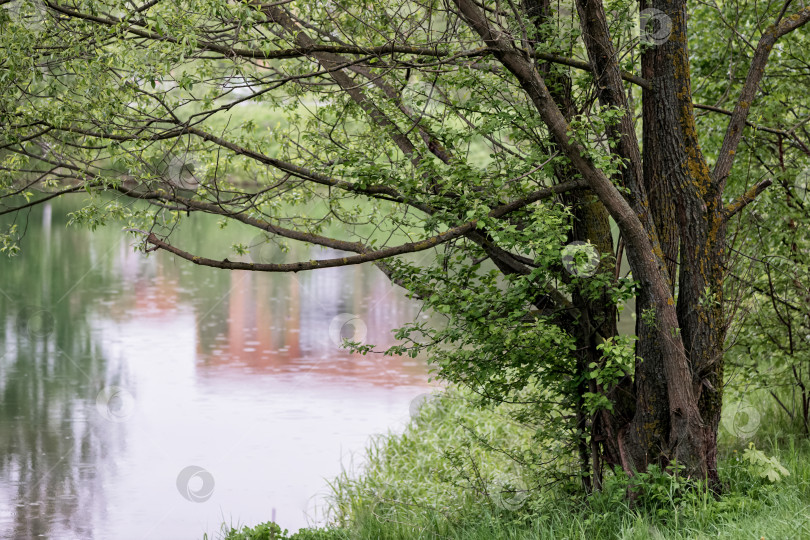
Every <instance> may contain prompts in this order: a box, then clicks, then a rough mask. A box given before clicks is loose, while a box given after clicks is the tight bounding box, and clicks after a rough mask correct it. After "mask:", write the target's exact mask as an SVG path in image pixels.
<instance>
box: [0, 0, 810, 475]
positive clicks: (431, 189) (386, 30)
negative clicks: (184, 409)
mask: <svg viewBox="0 0 810 540" xmlns="http://www.w3.org/2000/svg"><path fill="white" fill-rule="evenodd" d="M2 4H3V7H4V8H6V9H5V10H2V11H0V17H1V18H0V21H2V35H1V36H0V50H2V59H0V85H2V94H0V128H1V130H0V135H1V137H2V138H0V151H1V152H2V154H0V158H2V165H1V166H0V174H2V176H0V195H1V196H2V197H3V199H4V200H5V207H4V209H3V212H4V213H10V212H15V211H19V210H21V209H25V208H27V207H29V206H32V205H36V204H40V203H42V202H45V201H47V200H50V199H52V198H54V197H58V196H63V195H67V194H70V193H76V192H89V193H91V194H92V195H95V196H96V198H95V199H93V200H92V202H91V204H89V205H88V206H87V207H86V208H84V209H83V210H82V211H80V212H77V213H75V214H74V215H73V218H74V220H75V221H77V222H80V223H87V224H89V225H90V226H96V225H98V224H100V223H102V222H104V221H105V220H107V219H110V218H119V219H123V220H125V221H127V222H128V224H129V227H130V229H131V232H133V234H135V235H142V236H140V238H142V240H143V242H142V248H143V249H145V250H147V251H149V250H157V249H159V250H166V251H169V252H171V253H173V254H174V255H176V256H178V257H180V258H182V259H186V260H188V261H189V262H190V263H194V264H199V265H205V266H211V267H215V268H221V269H227V270H248V271H260V272H298V271H305V270H317V269H319V268H327V267H333V266H341V265H351V264H360V263H374V264H376V265H377V266H378V267H379V268H380V269H382V270H383V271H384V272H385V273H386V274H387V275H388V276H389V277H391V279H392V280H393V281H394V282H396V283H397V284H399V285H401V286H403V287H405V288H407V289H408V290H409V291H410V292H411V293H412V294H414V295H415V296H417V297H419V298H421V299H422V300H423V301H424V302H425V303H426V304H427V305H428V306H430V307H432V308H433V309H434V310H436V311H437V312H441V313H446V314H447V316H448V324H447V325H446V326H445V327H443V328H441V329H435V328H434V329H428V328H425V327H422V326H420V325H418V324H415V325H414V326H412V327H410V328H409V329H405V330H403V331H402V333H401V335H402V337H408V336H410V337H413V336H414V334H415V333H418V332H420V331H421V332H424V333H427V334H428V335H429V337H432V338H433V340H432V341H431V340H421V341H419V340H415V341H414V342H413V344H412V346H413V349H412V350H415V349H416V348H420V347H422V348H425V347H427V348H431V349H432V350H433V352H434V354H435V357H436V361H437V363H438V364H439V367H440V373H441V375H442V376H444V377H445V378H447V379H449V380H453V381H456V382H460V383H464V384H468V385H470V386H471V387H473V388H474V389H475V390H476V391H479V392H481V393H482V394H484V395H486V396H490V397H491V396H495V397H499V398H501V399H510V396H511V397H514V396H515V395H517V394H519V393H520V392H523V391H525V390H526V388H528V387H530V386H532V385H534V386H533V387H534V388H535V389H537V388H539V389H540V390H539V391H540V394H542V395H541V396H540V397H538V395H537V394H535V396H534V397H535V398H536V399H537V402H538V403H540V402H543V401H544V399H545V398H551V399H550V400H549V401H552V402H554V407H556V410H557V411H558V412H559V411H566V412H570V413H571V414H563V415H562V417H563V418H564V419H567V422H568V423H567V424H566V423H564V429H563V430H564V431H566V430H567V431H566V432H568V433H570V434H572V441H574V442H573V448H572V450H574V451H573V452H572V454H573V455H576V456H577V459H578V460H579V463H580V466H581V476H582V478H583V482H584V485H585V486H586V487H587V488H590V487H593V486H595V487H598V485H599V482H600V479H601V475H602V470H603V467H604V465H605V464H607V465H609V466H611V467H614V468H616V469H621V470H624V471H626V472H627V474H633V473H634V472H635V471H643V470H646V469H647V467H648V466H650V465H652V464H655V465H659V466H661V467H670V466H671V465H672V463H673V461H677V463H679V464H680V465H681V466H683V467H684V470H685V471H686V473H687V474H689V475H690V476H692V477H693V478H699V479H708V480H709V481H710V482H716V481H717V468H716V453H717V430H718V423H719V420H720V412H721V405H722V396H723V385H724V370H723V368H724V348H725V345H726V336H727V329H728V327H729V324H730V320H731V319H732V316H733V314H734V310H733V308H734V307H735V306H736V305H737V304H736V303H735V302H732V301H730V300H729V299H728V298H727V297H726V295H725V294H724V291H726V290H727V289H728V282H727V278H728V277H729V275H733V268H732V267H733V264H732V262H733V261H732V258H731V257H730V254H731V253H732V251H734V252H735V253H736V250H735V249H734V247H733V245H732V242H730V241H729V239H728V231H729V227H732V230H734V231H737V230H738V228H735V227H737V225H735V224H734V223H735V220H738V221H739V218H740V217H741V216H743V215H744V214H746V213H747V212H748V211H749V209H750V207H749V206H748V205H749V203H751V202H752V201H754V200H755V199H756V198H757V197H758V196H759V195H760V194H761V193H762V192H763V191H765V189H766V188H767V187H768V186H769V185H770V184H771V183H772V180H773V179H772V178H771V177H769V176H768V173H769V172H770V171H771V169H769V162H770V161H769V160H773V159H775V157H774V156H778V158H779V159H781V160H782V163H783V164H784V163H785V162H790V163H794V162H796V163H801V160H802V159H804V158H805V157H806V156H807V155H808V153H809V152H808V147H807V143H806V140H807V132H806V131H805V128H804V122H805V121H806V119H807V114H808V110H807V109H808V108H807V106H806V103H805V101H806V100H805V99H804V98H803V96H804V95H806V94H805V93H806V91H807V90H808V82H810V69H809V68H808V67H809V66H810V55H808V53H807V47H806V45H807V39H806V36H805V35H804V34H802V33H801V30H799V29H801V28H802V27H803V25H804V24H805V23H806V22H807V21H808V20H810V8H807V7H805V8H800V7H792V6H791V0H786V1H785V2H784V3H783V4H778V3H771V4H767V5H764V6H763V5H759V4H756V3H743V4H739V3H736V4H733V5H731V4H727V3H725V2H721V3H701V4H695V5H692V6H687V4H686V2H685V1H683V0H653V1H647V0H642V1H641V2H640V4H635V3H634V2H629V1H625V0H616V1H615V2H609V3H603V2H602V1H601V0H575V2H574V3H573V4H563V3H560V2H558V3H554V4H553V3H551V2H548V1H545V0H523V1H522V2H518V1H517V0H515V1H512V0H508V1H500V0H494V1H490V0H484V1H478V0H454V1H452V2H450V1H434V0H425V1H419V0H414V1H404V0H387V1H383V2H367V1H361V2H349V1H344V0H335V1H329V2H321V1H315V0H281V1H273V2H258V1H251V0H246V1H239V2H237V1H226V0H178V1H172V2H168V1H161V0H151V1H143V2H134V1H131V0H68V1H65V2H56V1H54V2H51V1H42V2H40V1H30V0H16V1H14V2H8V1H5V2H2ZM639 26H640V30H639ZM797 30H799V31H797ZM794 31H797V32H794ZM769 59H770V60H771V62H770V63H769ZM783 85H784V86H783ZM780 88H781V89H780ZM696 96H698V98H699V99H698V98H696ZM696 102H704V103H712V104H711V105H706V104H699V103H696ZM727 104H728V105H727ZM752 111H757V112H756V113H755V114H756V118H753V117H752ZM234 118H235V119H236V120H233V119H234ZM270 118H272V119H274V121H275V123H272V122H269V119H270ZM276 120H277V121H276ZM701 144H702V145H703V147H702V146H701ZM805 163H806V162H805ZM735 164H736V165H737V167H735ZM788 168H789V167H788ZM784 170H787V169H786V168H785V167H784V166H783V171H784ZM790 170H791V171H793V174H794V176H795V173H796V170H797V169H796V168H795V167H794V168H792V169H790ZM787 177H789V174H788V173H784V174H782V175H781V176H780V177H779V179H780V181H781V180H784V179H785V178H787ZM109 193H115V194H117V195H122V196H123V197H124V199H121V198H120V197H119V198H110V197H106V198H105V197H104V194H109ZM21 198H24V199H21ZM130 199H131V200H139V201H146V202H147V203H148V204H146V205H143V204H142V205H127V204H123V203H122V202H121V201H122V200H130ZM191 213H206V214H213V215H216V216H220V217H221V218H223V219H224V220H226V222H227V221H229V220H232V221H238V222H241V223H243V224H246V225H248V226H251V227H254V228H255V229H256V230H257V232H261V233H263V234H265V235H266V237H267V238H268V239H271V240H276V239H285V240H291V241H295V242H303V243H306V244H311V245H316V246H324V247H328V248H333V249H337V250H341V251H343V252H348V253H347V254H346V255H345V256H344V255H343V254H341V255H340V256H338V257H331V258H324V259H318V260H302V261H299V262H289V263H271V262H267V261H264V260H261V258H256V257H253V259H252V260H238V258H237V257H233V256H231V257H230V258H228V257H226V258H221V257H220V258H216V257H213V256H210V255H207V254H203V253H190V252H188V251H186V249H184V247H183V246H179V245H175V244H173V243H172V238H171V228H172V225H173V224H174V223H176V222H177V221H178V220H180V219H183V218H184V217H185V216H188V215H189V214H191ZM23 229H24V228H23V227H21V226H17V225H16V224H15V225H14V226H12V227H11V228H10V229H8V230H6V231H4V233H3V237H2V240H3V244H2V245H3V249H4V250H5V251H9V252H13V251H15V250H16V249H17V240H18V238H19V236H20V235H21V233H22V231H23ZM740 230H741V229H740ZM566 244H569V245H568V246H567V247H566ZM580 244H585V246H584V247H583V246H582V245H580ZM251 247H253V248H254V249H255V247H256V246H237V248H236V249H237V251H239V252H244V251H245V250H250V249H251ZM439 247H441V249H437V248H439ZM743 247H744V246H743ZM428 250H432V251H431V253H434V255H435V256H432V257H430V258H428V259H424V258H423V259H421V261H422V262H421V263H417V262H415V261H414V259H413V258H407V257H405V258H403V257H402V256H403V255H407V254H409V253H416V252H427V251H428ZM583 257H584V260H583ZM231 259H233V260H231ZM623 260H624V261H626V263H628V264H629V268H630V271H631V273H630V276H626V277H622V276H621V271H620V270H621V268H622V261H623ZM737 290H739V289H737ZM631 295H635V297H636V304H635V310H636V313H637V314H638V316H637V323H636V332H635V334H636V338H637V339H636V340H635V342H634V345H629V344H631V343H632V341H631V340H628V339H627V338H624V337H622V336H619V333H618V331H617V306H619V305H620V304H621V302H622V301H623V300H626V299H627V297H628V296H631ZM628 346H630V347H634V349H633V348H630V349H628ZM404 350H406V347H400V348H395V350H394V351H392V352H402V351H404ZM628 350H630V353H629V359H630V360H629V362H628V361H627V360H628V352H627V351H628ZM541 398H542V399H541Z"/></svg>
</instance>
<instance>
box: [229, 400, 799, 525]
mask: <svg viewBox="0 0 810 540" xmlns="http://www.w3.org/2000/svg"><path fill="white" fill-rule="evenodd" d="M752 402H754V403H757V410H756V411H755V418H749V420H748V427H749V428H751V427H754V428H755V429H749V430H748V431H746V433H745V434H746V437H744V438H741V437H739V436H735V435H734V434H733V433H729V432H728V431H726V430H723V431H722V433H721V456H720V461H719V465H720V474H721V478H722V480H723V482H724V483H725V490H724V493H723V495H722V496H721V497H717V498H715V497H713V496H712V495H710V494H707V493H706V492H705V491H703V490H700V489H695V488H694V486H692V485H691V484H689V483H686V482H684V481H683V480H682V479H680V478H677V477H672V476H669V475H664V474H660V473H657V472H655V471H652V472H650V473H649V474H647V475H644V476H643V477H642V478H636V479H635V481H634V482H635V484H634V487H633V489H634V491H635V492H636V493H637V496H636V497H635V498H634V500H633V501H632V502H631V501H629V500H628V498H627V497H626V494H627V492H628V480H627V479H626V478H625V477H624V476H623V475H618V476H613V475H610V474H608V475H607V476H606V479H605V487H604V489H603V490H602V491H601V492H599V493H596V494H594V495H592V496H590V497H588V498H586V499H583V498H582V497H581V496H578V495H577V494H576V489H575V486H574V485H573V481H566V480H565V477H566V476H567V473H568V472H569V471H567V467H568V464H567V463H565V462H564V461H560V462H559V463H558V464H555V463H547V464H546V467H538V466H537V463H532V464H526V463H524V464H523V465H521V466H517V465H516V462H515V460H518V461H522V457H523V456H524V455H528V454H526V453H524V450H528V449H527V445H528V444H530V442H531V430H530V429H529V428H526V427H520V426H517V425H515V424H513V423H512V422H511V421H510V420H508V418H507V417H506V416H504V415H503V414H502V411H500V410H498V409H497V408H496V409H489V410H480V409H477V408H475V407H472V406H471V405H470V404H469V403H468V400H467V398H466V397H465V396H464V395H461V394H459V393H449V394H447V395H445V396H444V397H442V398H441V399H439V400H436V401H433V402H431V403H430V404H429V405H427V406H425V407H423V408H422V410H421V411H420V413H419V415H418V417H417V418H416V419H415V420H414V422H412V424H411V425H410V426H409V428H408V429H407V430H406V431H405V433H403V434H402V435H400V436H390V437H386V438H382V439H379V440H377V441H375V443H374V444H373V445H372V446H371V447H370V448H369V450H368V454H367V459H366V463H365V465H364V467H363V469H362V470H361V471H347V472H346V473H345V474H344V475H342V476H341V477H340V478H338V479H336V480H335V482H334V484H333V486H332V487H333V490H334V499H333V501H332V505H333V506H332V508H331V514H332V518H333V526H332V527H331V528H329V529H323V530H318V531H313V530H305V531H300V532H299V533H298V534H296V535H291V536H290V535H286V534H284V533H283V531H280V530H278V529H276V528H273V527H274V525H272V524H264V525H262V526H259V527H264V529H259V528H257V529H247V528H244V529H242V531H236V530H230V531H226V532H227V534H226V537H227V538H229V539H249V538H250V539H259V538H261V539H264V538H279V539H280V538H288V537H289V538H294V539H296V540H309V539H343V538H347V539H348V538H351V539H355V538H358V539H389V538H390V539H423V538H424V539H428V538H458V539H462V538H463V539H482V540H483V539H523V538H554V539H561V538H588V539H589V540H590V539H598V538H624V539H636V538H637V539H647V538H674V539H680V538H683V539H686V538H690V539H691V538H728V539H735V540H736V539H744V538H751V539H761V538H767V539H777V538H778V539H782V538H810V441H808V440H807V439H806V438H805V437H802V436H800V435H798V434H797V433H798V432H797V431H796V430H795V429H793V426H790V425H788V424H787V423H786V422H785V421H784V419H783V418H782V416H781V415H780V414H779V413H778V411H777V410H775V409H774V408H772V407H770V402H768V401H767V400H764V399H762V400H756V401H754V400H753V398H752ZM752 422H755V423H756V426H754V425H753V423H752ZM726 425H727V426H728V424H726ZM732 431H735V430H734V429H733V428H732ZM749 435H750V436H749ZM752 445H753V446H752ZM535 453H536V452H535ZM507 454H508V455H507Z"/></svg>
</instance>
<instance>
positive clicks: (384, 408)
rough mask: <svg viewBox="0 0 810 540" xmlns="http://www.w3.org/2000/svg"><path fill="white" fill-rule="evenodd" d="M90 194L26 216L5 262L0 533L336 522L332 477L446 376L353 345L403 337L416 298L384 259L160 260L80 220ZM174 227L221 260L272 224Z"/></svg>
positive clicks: (103, 533)
mask: <svg viewBox="0 0 810 540" xmlns="http://www.w3.org/2000/svg"><path fill="white" fill-rule="evenodd" d="M79 205H80V201H78V200H74V201H63V202H58V203H54V204H48V205H46V206H41V207H37V208H34V209H32V210H31V211H30V212H26V213H25V214H22V213H21V214H20V215H17V216H15V217H14V218H13V219H16V222H17V224H18V226H19V227H20V228H21V229H23V228H24V229H25V231H26V235H25V239H24V242H23V251H22V253H21V254H20V255H19V256H17V257H15V258H12V259H8V258H6V257H5V256H0V537H3V538H34V537H42V538H54V539H73V538H76V539H79V538H80V539H90V538H100V539H106V538H114V539H129V538H132V539H145V538H150V539H162V538H166V539H182V538H189V539H191V538H197V539H199V538H202V537H203V534H204V533H208V535H209V537H217V533H218V531H219V530H220V525H221V524H222V523H223V522H227V523H229V524H233V525H237V524H240V525H245V524H247V525H254V524H256V523H259V522H262V521H267V520H269V519H271V518H273V517H275V520H276V521H277V522H278V523H279V524H280V525H281V526H282V527H284V528H288V529H290V530H296V529H298V528H300V527H303V526H306V525H308V524H313V523H318V522H320V520H322V518H323V511H324V510H325V503H326V499H325V495H326V494H328V492H329V490H328V485H327V481H328V480H330V479H332V478H334V477H335V476H336V475H337V474H339V473H340V472H341V470H343V469H356V468H357V466H358V464H359V463H360V462H361V461H362V457H363V449H364V448H365V446H366V445H367V443H368V441H369V438H370V437H371V436H373V435H375V434H379V433H386V432H388V431H389V430H391V431H398V430H401V429H402V428H403V426H404V425H405V424H406V422H407V421H408V420H409V414H408V410H409V404H410V403H411V401H412V400H413V399H414V398H415V397H416V396H418V395H420V394H422V393H425V392H429V391H430V388H431V387H430V385H429V384H428V374H427V368H426V366H425V364H424V361H423V360H418V359H416V360H415V359H411V358H407V357H384V356H382V355H379V354H372V355H368V356H361V355H356V354H349V353H348V352H346V351H345V350H342V349H341V348H340V347H339V344H340V342H341V340H342V338H343V337H350V338H351V337H354V338H355V339H362V338H363V337H365V341H367V342H369V343H374V344H377V345H380V346H384V345H386V344H391V343H393V338H392V336H391V334H390V330H391V329H392V328H396V327H397V326H399V325H401V324H402V323H404V322H406V321H408V320H412V319H413V318H414V317H422V316H423V315H421V314H419V312H418V306H417V305H416V304H415V303H413V302H411V301H410V300H408V299H407V298H405V297H404V295H403V294H402V292H401V290H399V289H397V288H395V287H393V286H392V285H391V284H390V283H389V282H388V281H387V279H386V278H385V276H384V275H383V274H382V273H381V272H379V271H378V270H377V269H375V268H373V267H371V266H362V267H360V266H355V267H347V268H335V269H328V270H323V271H316V272H305V273H300V274H296V275H292V274H283V275H279V274H258V273H249V272H226V271H222V270H214V269H206V268H198V267H196V266H194V265H192V264H190V263H188V262H185V261H181V260H176V259H175V258H173V257H172V256H171V255H169V254H166V253H153V254H150V255H149V256H148V257H147V256H145V255H143V254H139V253H135V252H133V249H132V247H131V245H132V243H133V239H132V238H131V237H128V236H126V235H125V234H124V233H122V232H120V226H107V227H101V228H99V229H98V230H96V231H95V232H90V231H88V230H87V229H79V228H76V227H67V226H66V222H67V219H68V218H67V213H68V212H69V211H70V210H73V209H76V208H78V207H79ZM8 222H9V220H6V223H8ZM173 238H175V241H176V243H177V244H179V245H182V246H184V247H187V248H188V249H189V250H191V251H195V252H203V253H204V254H207V255H213V256H218V257H224V256H227V255H229V246H230V245H231V243H232V242H242V243H246V244H249V243H251V242H255V233H252V232H250V231H247V230H245V229H240V228H238V227H232V226H229V227H228V228H226V229H224V230H220V227H219V226H218V225H217V223H216V222H215V221H213V220H205V219H192V220H191V222H190V223H189V224H188V225H187V226H185V227H184V228H183V229H182V230H180V231H178V233H177V234H176V236H175V237H173ZM212 246H213V247H212ZM252 253H253V254H254V255H253V256H254V257H257V254H260V257H261V260H268V261H269V260H273V261H280V260H284V259H285V258H286V259H287V260H294V259H297V258H304V259H311V258H325V257H329V256H330V255H331V256H334V255H335V254H334V253H331V254H330V253H328V252H324V251H322V250H320V249H317V250H313V251H308V250H307V249H306V248H301V249H298V250H297V251H296V250H293V253H290V254H284V253H282V252H281V251H280V250H278V249H276V248H274V247H272V246H264V247H263V248H262V250H261V251H260V250H258V249H254V250H253V252H252Z"/></svg>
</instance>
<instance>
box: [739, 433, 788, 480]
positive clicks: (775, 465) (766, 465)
mask: <svg viewBox="0 0 810 540" xmlns="http://www.w3.org/2000/svg"><path fill="white" fill-rule="evenodd" d="M743 459H744V460H745V461H746V462H747V463H748V470H749V471H750V472H751V474H752V475H754V476H758V477H759V478H767V479H768V481H769V482H772V483H775V482H779V481H780V480H782V479H783V478H784V477H786V476H790V472H789V471H788V470H787V469H786V468H785V467H784V466H783V465H782V464H781V463H780V462H779V459H777V457H776V456H767V455H765V452H763V451H762V450H757V448H756V446H754V443H748V448H746V449H745V452H743Z"/></svg>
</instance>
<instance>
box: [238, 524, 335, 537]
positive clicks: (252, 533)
mask: <svg viewBox="0 0 810 540" xmlns="http://www.w3.org/2000/svg"><path fill="white" fill-rule="evenodd" d="M347 538H349V536H348V535H347V534H346V533H345V532H344V531H341V530H340V529H301V530H299V531H298V532H296V533H294V534H292V535H290V534H289V533H288V532H287V529H282V528H281V526H279V525H278V524H277V523H274V522H272V521H268V522H265V523H259V524H258V525H256V526H254V527H247V526H244V527H242V528H241V529H235V528H231V529H230V530H229V531H227V532H226V534H225V540H345V539H347Z"/></svg>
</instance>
